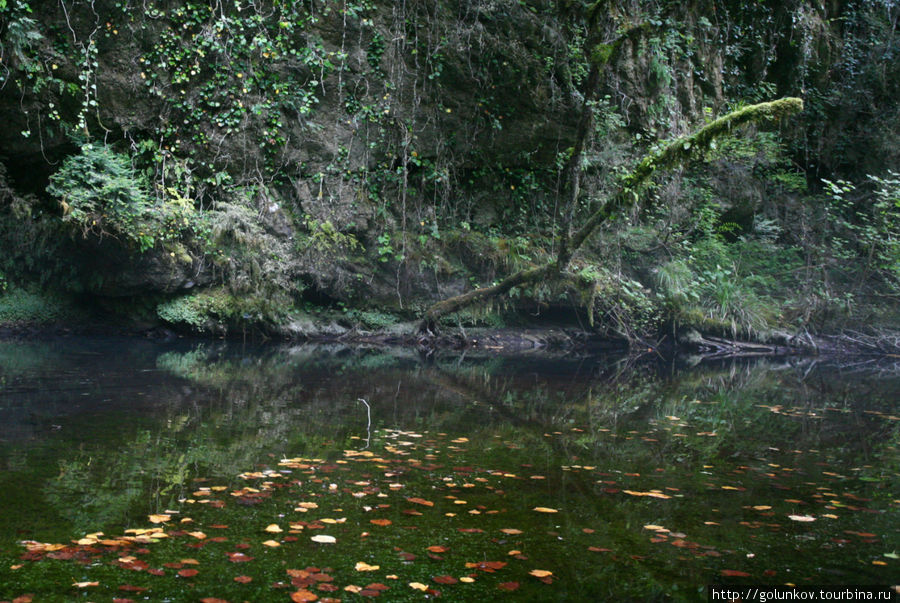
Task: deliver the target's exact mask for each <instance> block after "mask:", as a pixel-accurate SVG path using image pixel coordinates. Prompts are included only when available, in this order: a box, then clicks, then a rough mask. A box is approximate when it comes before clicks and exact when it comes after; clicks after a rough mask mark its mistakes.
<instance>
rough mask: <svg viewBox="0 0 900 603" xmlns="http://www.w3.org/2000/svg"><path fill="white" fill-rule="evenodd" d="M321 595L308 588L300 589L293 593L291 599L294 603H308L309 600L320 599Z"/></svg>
mask: <svg viewBox="0 0 900 603" xmlns="http://www.w3.org/2000/svg"><path fill="white" fill-rule="evenodd" d="M318 599H319V597H318V595H316V594H315V593H311V592H310V591H308V590H298V591H296V592H293V593H291V601H293V602H294V603H306V602H309V601H318Z"/></svg>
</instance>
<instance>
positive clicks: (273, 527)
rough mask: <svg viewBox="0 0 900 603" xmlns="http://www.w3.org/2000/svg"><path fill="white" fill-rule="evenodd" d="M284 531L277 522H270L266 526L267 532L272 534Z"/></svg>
mask: <svg viewBox="0 0 900 603" xmlns="http://www.w3.org/2000/svg"><path fill="white" fill-rule="evenodd" d="M283 531H284V530H282V529H281V528H280V527H278V524H277V523H270V524H269V525H267V526H266V532H269V533H270V534H280V533H281V532H283Z"/></svg>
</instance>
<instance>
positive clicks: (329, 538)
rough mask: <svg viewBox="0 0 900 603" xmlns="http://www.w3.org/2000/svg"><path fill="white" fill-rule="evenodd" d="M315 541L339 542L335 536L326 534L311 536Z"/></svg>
mask: <svg viewBox="0 0 900 603" xmlns="http://www.w3.org/2000/svg"><path fill="white" fill-rule="evenodd" d="M310 540H312V541H313V542H318V543H319V544H334V543H336V542H337V538H335V537H334V536H328V535H326V534H316V535H315V536H313V537H312V538H310Z"/></svg>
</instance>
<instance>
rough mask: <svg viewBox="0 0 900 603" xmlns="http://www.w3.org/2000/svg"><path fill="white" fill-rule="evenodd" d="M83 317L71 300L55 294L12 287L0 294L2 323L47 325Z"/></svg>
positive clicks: (0, 322)
mask: <svg viewBox="0 0 900 603" xmlns="http://www.w3.org/2000/svg"><path fill="white" fill-rule="evenodd" d="M83 317H84V313H83V312H82V311H80V310H79V309H78V308H76V307H75V306H74V305H73V304H72V303H71V302H70V301H68V300H66V299H64V298H61V297H57V296H55V295H53V294H47V293H32V292H30V291H26V290H24V289H19V288H15V287H11V288H9V289H8V290H7V291H6V292H5V293H2V295H0V324H29V325H46V324H52V323H57V322H63V321H66V320H77V319H79V318H83Z"/></svg>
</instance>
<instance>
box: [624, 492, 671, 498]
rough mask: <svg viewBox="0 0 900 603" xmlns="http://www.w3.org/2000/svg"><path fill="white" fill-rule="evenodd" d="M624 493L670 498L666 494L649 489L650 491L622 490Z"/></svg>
mask: <svg viewBox="0 0 900 603" xmlns="http://www.w3.org/2000/svg"><path fill="white" fill-rule="evenodd" d="M622 492H624V493H625V494H629V495H631V496H649V497H650V498H672V497H671V496H669V495H668V494H663V493H662V492H655V491H653V490H651V491H650V492H636V491H634V490H622Z"/></svg>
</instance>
